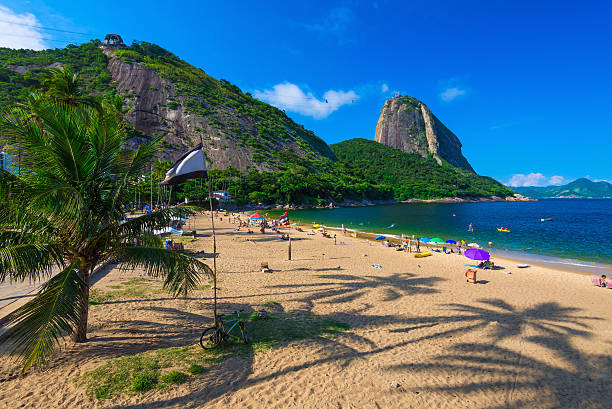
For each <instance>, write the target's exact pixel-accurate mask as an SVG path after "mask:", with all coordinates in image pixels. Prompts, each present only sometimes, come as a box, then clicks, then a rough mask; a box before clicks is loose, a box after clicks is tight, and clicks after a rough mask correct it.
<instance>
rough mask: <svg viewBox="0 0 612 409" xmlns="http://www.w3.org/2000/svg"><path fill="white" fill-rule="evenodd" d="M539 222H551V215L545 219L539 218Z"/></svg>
mask: <svg viewBox="0 0 612 409" xmlns="http://www.w3.org/2000/svg"><path fill="white" fill-rule="evenodd" d="M540 221H541V222H552V217H547V218H545V219H540Z"/></svg>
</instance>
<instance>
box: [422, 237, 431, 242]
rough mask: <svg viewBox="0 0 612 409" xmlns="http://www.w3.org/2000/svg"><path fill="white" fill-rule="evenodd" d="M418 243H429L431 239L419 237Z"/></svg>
mask: <svg viewBox="0 0 612 409" xmlns="http://www.w3.org/2000/svg"><path fill="white" fill-rule="evenodd" d="M419 241H420V242H421V243H429V242H430V241H431V239H430V238H429V237H421V238H420V239H419Z"/></svg>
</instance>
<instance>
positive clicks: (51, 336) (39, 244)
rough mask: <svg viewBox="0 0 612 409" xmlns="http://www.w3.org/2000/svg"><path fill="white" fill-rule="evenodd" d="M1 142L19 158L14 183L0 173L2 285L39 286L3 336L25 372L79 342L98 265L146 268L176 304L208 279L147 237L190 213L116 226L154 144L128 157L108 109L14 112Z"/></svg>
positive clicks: (185, 257) (203, 268)
mask: <svg viewBox="0 0 612 409" xmlns="http://www.w3.org/2000/svg"><path fill="white" fill-rule="evenodd" d="M0 142H6V143H7V144H8V145H13V146H19V147H20V149H21V152H22V156H23V157H24V158H25V159H23V160H22V167H23V168H24V170H23V171H22V172H21V175H19V176H16V175H11V174H9V173H7V172H5V171H0V282H4V281H7V280H11V281H16V280H46V283H45V284H43V285H42V287H41V288H40V291H39V292H38V294H37V296H36V297H35V298H34V299H33V300H31V301H30V302H28V303H27V304H25V305H24V306H23V307H21V308H19V309H18V310H17V311H16V312H15V313H14V315H13V316H12V319H11V322H10V324H9V328H8V331H7V333H6V334H5V336H6V337H7V338H8V339H9V340H11V341H12V345H13V347H14V349H15V351H16V352H18V353H19V354H20V356H21V357H22V359H23V370H24V371H25V370H27V369H28V368H29V367H31V366H32V365H41V364H42V363H44V361H45V359H46V357H47V356H48V355H49V353H50V352H51V351H52V349H53V347H54V346H55V344H56V343H57V342H58V341H59V339H60V337H63V336H66V335H69V334H71V336H72V340H73V341H75V342H83V341H86V339H87V316H88V305H89V303H88V300H89V284H90V276H91V274H92V272H93V271H94V269H95V268H96V266H98V265H100V264H101V263H104V262H106V261H110V260H113V261H117V262H119V263H122V264H123V265H125V266H127V267H131V268H134V267H141V268H144V270H146V272H147V273H148V274H150V275H151V276H153V277H161V278H163V280H164V288H165V289H167V290H168V291H169V292H170V293H171V294H173V295H174V296H180V295H183V296H186V295H187V293H188V292H189V291H190V290H192V289H193V288H195V286H197V284H198V282H199V278H200V275H201V274H207V275H212V274H213V273H212V271H211V269H210V268H209V267H208V266H207V265H206V264H204V263H203V262H201V261H199V260H197V259H195V258H193V257H192V256H190V255H189V254H188V253H183V252H177V251H171V250H166V249H164V248H163V246H162V243H161V239H159V238H157V237H156V236H154V235H153V233H152V232H153V230H154V229H159V228H162V227H166V226H168V225H169V223H170V222H171V220H172V218H174V217H177V216H182V215H184V214H185V213H186V212H188V210H187V209H180V208H174V209H165V210H160V211H157V212H154V213H150V214H146V215H143V216H140V217H136V218H133V219H131V220H128V221H127V222H125V221H124V220H122V218H123V214H124V211H125V210H126V206H125V205H126V204H127V203H128V202H129V200H130V198H131V195H130V194H129V193H128V192H127V188H128V186H129V183H130V182H133V181H134V180H135V179H136V178H138V177H139V176H140V175H141V174H142V173H144V172H145V171H146V167H147V166H148V164H149V163H151V161H152V160H153V155H154V153H155V152H157V151H158V150H159V146H160V143H159V142H160V140H159V139H155V140H153V141H152V142H151V143H145V144H141V145H140V146H139V147H138V149H137V150H136V151H128V150H125V143H126V134H125V131H124V128H123V124H122V122H121V119H120V117H119V115H118V114H117V112H116V111H115V110H109V109H102V108H99V109H93V108H90V107H88V106H87V105H79V106H75V105H73V104H68V103H66V101H65V100H58V99H45V100H42V101H38V102H37V103H36V104H30V105H28V106H17V107H15V108H13V109H12V110H10V111H6V112H4V113H2V114H0Z"/></svg>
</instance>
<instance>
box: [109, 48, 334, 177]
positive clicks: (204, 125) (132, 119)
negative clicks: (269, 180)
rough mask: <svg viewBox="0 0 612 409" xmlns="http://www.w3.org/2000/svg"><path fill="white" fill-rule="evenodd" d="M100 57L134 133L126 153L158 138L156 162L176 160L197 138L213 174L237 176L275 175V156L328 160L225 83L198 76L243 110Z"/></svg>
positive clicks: (282, 120)
mask: <svg viewBox="0 0 612 409" xmlns="http://www.w3.org/2000/svg"><path fill="white" fill-rule="evenodd" d="M103 52H104V54H105V55H106V56H107V57H108V64H107V69H108V71H109V72H110V74H111V76H112V80H111V84H112V86H113V87H114V88H115V89H116V90H117V91H118V92H119V94H121V95H123V96H124V98H125V101H126V104H127V106H128V107H129V108H130V112H129V114H128V115H127V117H126V120H127V121H128V122H129V123H130V124H131V125H132V126H133V127H134V129H135V130H136V131H137V132H136V135H134V136H133V137H131V138H130V139H129V140H128V143H129V144H130V147H131V148H134V149H135V148H136V147H137V146H138V145H139V144H140V143H142V142H143V141H145V140H147V138H149V136H150V135H161V136H163V142H164V149H163V151H162V152H161V155H160V156H161V159H164V160H175V159H177V158H178V157H180V156H181V155H182V154H183V153H184V152H185V151H186V150H188V149H191V148H192V147H193V146H195V145H197V144H198V143H200V138H202V140H203V142H204V149H205V151H206V158H207V160H208V162H209V166H211V167H214V168H215V169H226V168H228V167H230V166H231V167H233V168H236V169H239V170H241V171H246V170H249V169H257V170H277V169H278V168H279V167H281V166H282V165H283V163H282V159H279V156H278V153H279V152H282V153H285V154H289V155H295V156H296V157H301V158H310V157H314V156H316V155H323V156H327V157H330V158H333V153H332V152H331V150H330V149H329V147H328V146H327V144H325V142H323V141H322V140H321V139H319V138H318V137H316V136H315V135H314V134H313V133H312V132H310V131H307V130H305V129H304V128H302V127H300V126H298V125H297V124H295V123H294V122H293V121H291V119H289V118H288V117H287V116H286V115H285V114H284V113H282V111H280V110H276V108H273V107H271V106H268V105H267V104H264V103H262V102H259V101H255V100H252V99H251V97H250V96H245V95H244V94H242V93H241V92H239V91H236V90H234V89H229V90H226V89H225V88H229V87H230V86H229V85H226V84H227V83H226V84H224V83H223V82H219V81H217V80H215V79H214V78H212V77H209V76H207V75H206V74H205V73H204V72H203V71H200V72H197V75H199V76H201V77H200V78H201V79H202V81H206V82H207V83H208V84H210V87H211V89H215V90H216V89H223V92H225V94H224V95H226V96H230V97H232V96H233V97H235V98H240V100H241V101H242V106H239V108H242V109H243V110H242V111H241V110H240V109H237V108H236V107H235V105H234V106H233V105H231V104H222V103H219V101H217V100H211V99H208V98H207V97H206V93H205V92H202V94H200V95H196V96H194V95H192V94H191V95H190V94H189V93H186V92H184V91H182V90H181V89H179V88H178V87H177V86H176V84H175V83H174V82H171V81H169V80H167V79H166V78H164V77H163V76H162V75H160V73H158V72H157V71H155V70H153V69H150V68H148V67H147V66H145V65H143V64H139V63H136V62H129V61H126V60H125V59H122V58H119V57H118V56H117V55H116V53H115V50H109V49H104V50H103ZM180 73H182V72H181V71H179V74H180ZM227 99H228V100H229V98H227ZM247 105H248V106H247ZM254 105H257V107H260V112H261V110H265V111H263V114H261V115H260V116H255V115H247V114H245V112H244V107H245V106H247V108H248V107H251V106H254ZM189 107H191V109H189ZM261 107H263V108H261ZM272 110H276V111H274V112H272V114H274V115H276V116H277V117H278V118H279V120H278V121H266V116H265V115H266V113H267V112H269V111H272ZM277 111H278V112H277ZM269 123H274V124H276V126H277V128H276V129H269V128H267V127H266V125H267V124H269ZM277 132H278V133H277Z"/></svg>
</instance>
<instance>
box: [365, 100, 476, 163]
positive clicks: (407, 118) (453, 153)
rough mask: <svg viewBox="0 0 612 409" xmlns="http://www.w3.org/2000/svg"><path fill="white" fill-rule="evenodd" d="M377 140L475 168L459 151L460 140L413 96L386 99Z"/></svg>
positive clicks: (398, 147)
mask: <svg viewBox="0 0 612 409" xmlns="http://www.w3.org/2000/svg"><path fill="white" fill-rule="evenodd" d="M374 140H375V141H376V142H379V143H382V144H383V145H387V146H391V147H393V148H396V149H400V150H402V151H404V152H408V153H417V154H419V155H421V156H423V157H427V156H429V155H432V156H433V157H434V159H436V161H438V163H442V159H443V160H445V161H447V162H448V163H450V164H451V165H453V166H456V167H458V168H462V169H466V170H469V171H472V172H473V171H474V169H472V167H471V166H470V164H469V163H468V161H467V159H465V157H464V156H463V154H462V153H461V142H460V141H459V138H457V136H456V135H455V134H454V133H452V132H451V131H450V130H449V129H448V128H447V127H446V126H444V124H443V123H442V122H440V120H439V119H438V118H436V116H435V115H434V114H432V112H431V111H430V110H429V108H427V106H426V105H425V104H424V103H422V102H421V101H419V100H417V99H416V98H412V97H407V96H398V97H394V98H391V99H389V100H387V101H386V102H385V105H384V106H383V108H382V110H381V111H380V116H379V118H378V123H377V124H376V133H375V136H374Z"/></svg>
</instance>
